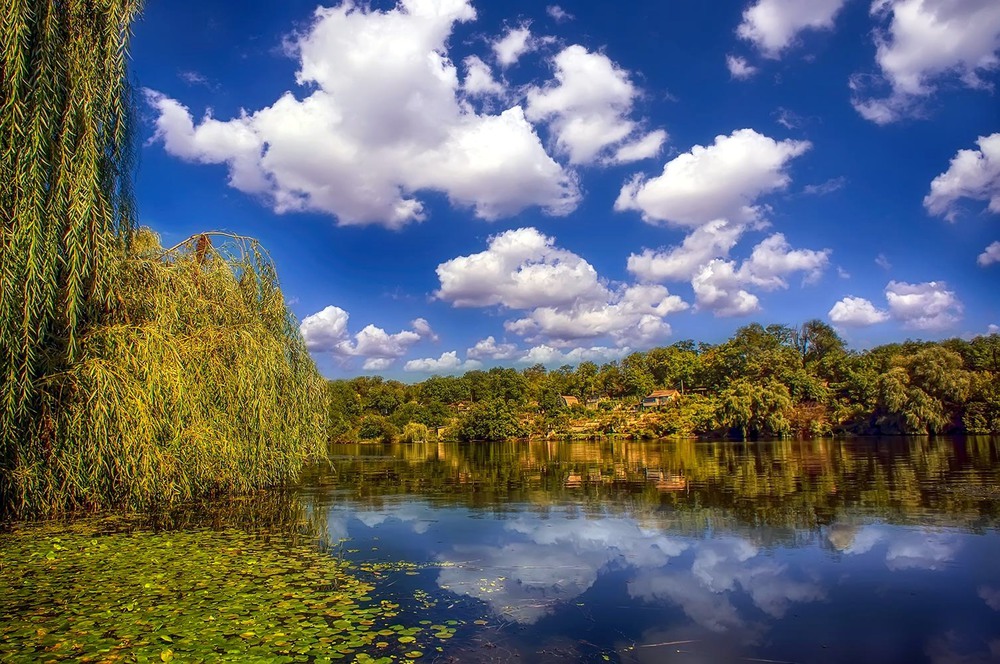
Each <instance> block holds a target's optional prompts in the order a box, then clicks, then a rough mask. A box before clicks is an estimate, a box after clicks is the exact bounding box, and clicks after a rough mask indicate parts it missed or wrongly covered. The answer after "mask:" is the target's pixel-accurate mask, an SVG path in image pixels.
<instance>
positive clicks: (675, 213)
mask: <svg viewBox="0 0 1000 664" xmlns="http://www.w3.org/2000/svg"><path fill="white" fill-rule="evenodd" d="M810 147H811V146H810V143H809V142H808V141H793V140H784V141H776V140H774V139H773V138H769V137H767V136H764V135H763V134H759V133H757V132H756V131H754V130H753V129H738V130H736V131H734V132H733V133H732V134H730V135H729V136H716V138H715V142H714V143H713V144H712V145H709V146H707V147H705V146H701V145H696V146H694V147H693V148H692V149H691V150H690V151H689V152H685V153H684V154H682V155H679V156H677V157H675V158H674V159H673V160H671V161H669V162H668V163H667V164H666V166H664V169H663V173H662V174H661V175H659V176H656V177H653V178H649V179H646V178H645V177H644V176H642V175H641V174H640V175H636V176H634V177H633V178H632V179H631V180H630V181H629V182H627V183H626V184H625V186H623V187H622V190H621V193H620V194H619V196H618V200H616V201H615V209H616V210H619V211H622V210H637V211H639V212H641V213H642V218H643V220H644V221H646V222H648V223H656V222H661V221H662V222H668V223H672V224H676V225H679V226H688V227H697V226H701V225H703V224H707V223H709V222H711V221H714V220H717V219H726V220H728V221H730V222H735V223H751V222H756V221H759V220H760V219H761V217H762V216H763V213H764V211H765V209H764V208H763V207H761V206H760V205H757V204H756V202H757V199H758V198H760V197H761V196H763V195H764V194H767V193H770V192H773V191H776V190H779V189H784V188H785V187H787V186H788V183H789V182H790V181H791V178H790V177H789V175H788V173H787V172H786V167H787V165H788V162H789V161H791V160H792V159H793V158H795V157H798V156H800V155H802V154H803V153H805V152H806V151H807V150H808V149H809V148H810Z"/></svg>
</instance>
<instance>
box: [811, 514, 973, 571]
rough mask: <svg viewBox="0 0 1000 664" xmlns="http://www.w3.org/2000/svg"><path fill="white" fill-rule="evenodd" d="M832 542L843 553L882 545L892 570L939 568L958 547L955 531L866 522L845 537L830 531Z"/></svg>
mask: <svg viewBox="0 0 1000 664" xmlns="http://www.w3.org/2000/svg"><path fill="white" fill-rule="evenodd" d="M828 538H829V539H830V541H831V543H833V544H834V546H835V547H836V548H837V549H839V550H840V551H841V552H843V553H845V554H852V555H860V554H865V553H868V552H870V551H872V550H873V549H875V548H876V547H877V546H878V545H881V544H885V545H886V551H885V564H886V566H888V568H889V569H891V570H905V569H927V570H935V569H940V568H942V567H943V566H945V565H947V564H948V563H950V562H952V561H953V560H954V558H955V555H956V553H957V552H958V549H959V547H960V546H961V544H960V542H959V540H958V536H957V534H956V533H953V532H949V531H940V530H933V529H927V528H913V529H901V528H898V527H891V526H885V525H868V526H864V527H862V528H860V529H858V530H856V531H854V532H853V536H851V535H847V536H845V532H844V530H832V532H831V533H830V534H829V535H828Z"/></svg>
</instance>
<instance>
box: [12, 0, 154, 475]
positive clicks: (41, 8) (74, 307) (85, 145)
mask: <svg viewBox="0 0 1000 664" xmlns="http://www.w3.org/2000/svg"><path fill="white" fill-rule="evenodd" d="M140 4H141V3H140V2H139V1H138V0H5V2H4V3H3V5H2V10H0V16H2V19H3V27H2V28H0V58H2V60H0V65H2V70H0V464H2V466H0V471H4V470H7V469H10V468H11V464H12V463H13V455H14V454H15V453H14V450H15V449H17V446H19V445H22V444H28V443H30V441H32V440H34V438H35V433H36V432H35V430H34V428H35V427H39V426H44V423H41V422H39V421H38V418H37V409H38V399H39V391H38V389H39V381H40V379H41V378H42V376H43V375H45V374H46V373H48V372H51V371H53V370H58V369H60V368H61V367H63V366H65V365H66V364H67V363H68V362H71V361H72V360H73V359H74V358H75V356H76V355H77V353H78V336H79V332H80V330H81V329H82V328H83V326H84V325H85V324H86V323H87V322H88V321H89V320H91V319H94V318H96V317H98V316H99V315H100V313H101V312H102V311H103V310H105V309H106V308H107V307H108V305H109V304H110V301H111V299H112V297H113V294H112V293H111V292H110V290H109V289H108V288H107V283H108V278H109V276H110V275H109V272H110V269H109V266H110V265H111V260H112V258H113V255H114V254H115V253H116V252H118V251H119V250H120V248H121V246H122V241H123V240H124V239H126V238H127V236H128V235H129V234H130V232H131V230H132V229H133V225H134V215H133V208H132V199H131V195H130V178H131V168H130V167H131V148H132V142H131V139H130V122H129V119H130V115H131V112H130V109H131V106H132V104H131V94H130V89H129V85H128V79H127V71H126V47H127V43H128V38H129V27H130V25H131V23H132V20H133V19H134V18H135V17H136V15H137V13H138V11H139V8H140ZM2 474H3V473H2V472H0V475H2ZM2 491H3V487H0V493H2Z"/></svg>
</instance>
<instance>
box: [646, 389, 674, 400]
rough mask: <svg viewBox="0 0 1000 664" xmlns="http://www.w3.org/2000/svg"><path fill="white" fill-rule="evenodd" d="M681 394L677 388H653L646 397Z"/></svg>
mask: <svg viewBox="0 0 1000 664" xmlns="http://www.w3.org/2000/svg"><path fill="white" fill-rule="evenodd" d="M680 395H681V393H680V392H678V391H677V390H653V391H652V392H650V393H649V395H648V396H647V397H646V398H647V399H655V398H657V397H679V396H680Z"/></svg>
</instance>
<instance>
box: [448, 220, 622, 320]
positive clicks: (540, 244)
mask: <svg viewBox="0 0 1000 664" xmlns="http://www.w3.org/2000/svg"><path fill="white" fill-rule="evenodd" d="M437 275H438V279H439V280H440V282H441V287H440V288H439V289H438V290H437V291H436V292H435V294H434V295H435V297H437V298H438V299H441V300H446V301H448V302H451V303H452V304H454V305H455V306H457V307H486V306H491V305H502V306H504V307H507V308H511V309H530V308H533V307H541V306H560V305H568V304H572V303H573V302H576V301H580V300H588V301H594V300H602V299H605V298H607V297H608V290H607V288H606V287H605V286H604V285H603V284H602V283H601V282H600V280H599V279H598V276H597V271H596V270H595V269H594V268H593V266H591V265H590V263H588V262H587V261H585V260H584V259H583V258H581V257H580V256H577V255H576V254H574V253H573V252H571V251H567V250H565V249H560V248H558V247H556V246H555V239H554V238H551V237H547V236H545V235H543V234H542V233H541V232H539V231H538V230H537V229H535V228H518V229H516V230H511V231H505V232H503V233H500V234H498V235H494V236H492V237H491V238H490V239H489V246H488V248H487V249H486V251H483V252H480V253H478V254H472V255H470V256H459V257H458V258H453V259H452V260H450V261H447V262H445V263H442V264H441V265H439V266H438V267H437Z"/></svg>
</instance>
